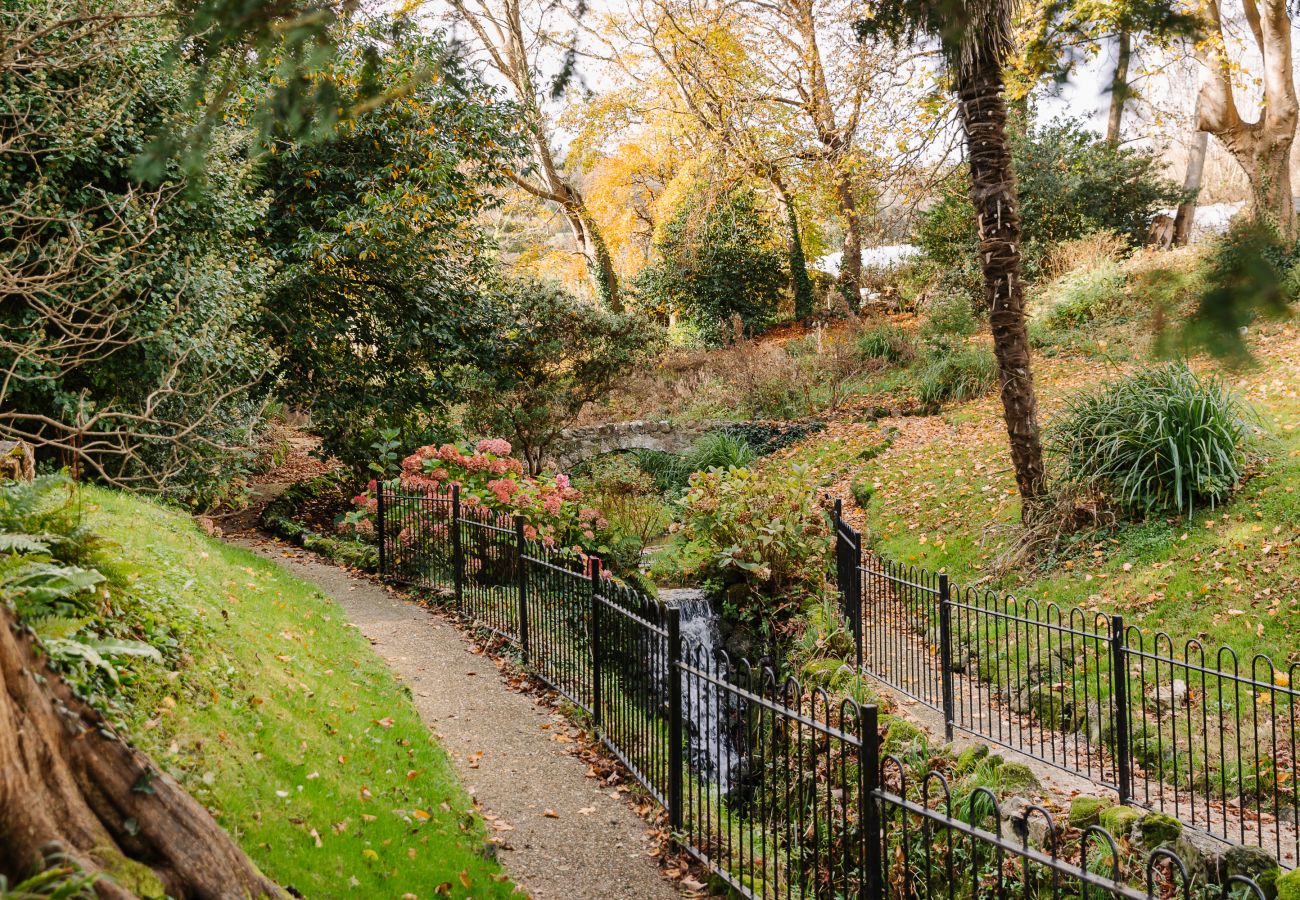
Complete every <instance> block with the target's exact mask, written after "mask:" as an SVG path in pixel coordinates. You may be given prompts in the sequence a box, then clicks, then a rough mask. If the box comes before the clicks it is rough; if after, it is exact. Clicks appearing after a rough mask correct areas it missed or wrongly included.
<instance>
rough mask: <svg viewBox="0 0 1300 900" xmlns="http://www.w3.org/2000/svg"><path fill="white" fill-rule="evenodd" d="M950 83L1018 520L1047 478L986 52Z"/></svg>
mask: <svg viewBox="0 0 1300 900" xmlns="http://www.w3.org/2000/svg"><path fill="white" fill-rule="evenodd" d="M956 80H957V98H958V101H959V107H960V111H961V118H962V124H963V126H964V128H965V132H966V150H967V155H968V157H969V160H970V175H971V202H972V204H973V205H974V207H975V215H976V219H977V223H978V225H979V240H980V267H981V268H982V269H983V272H984V284H985V300H986V305H987V307H988V309H989V324H990V326H991V328H992V331H993V352H994V355H995V356H996V357H997V361H998V383H999V385H1000V388H1001V393H1002V408H1003V412H1004V418H1005V419H1006V424H1007V436H1008V438H1009V439H1010V444H1011V462H1012V465H1013V467H1014V468H1015V474H1016V486H1017V487H1018V488H1019V490H1020V497H1021V501H1022V503H1021V518H1022V519H1028V518H1030V517H1031V516H1032V515H1033V513H1034V512H1035V508H1036V507H1037V506H1039V504H1040V501H1041V500H1042V499H1043V496H1044V494H1045V492H1046V487H1047V478H1046V474H1045V472H1044V469H1043V447H1042V440H1041V437H1040V435H1039V428H1038V402H1037V398H1036V397H1035V395H1034V380H1033V376H1032V375H1031V373H1030V371H1029V335H1028V333H1027V331H1026V328H1025V296H1024V286H1023V284H1022V283H1021V280H1020V214H1019V212H1018V203H1017V197H1016V185H1015V176H1014V174H1013V172H1012V169H1011V151H1010V148H1009V147H1008V146H1007V134H1006V123H1007V108H1006V101H1005V99H1004V97H1003V92H1002V91H1003V83H1002V68H1001V66H1000V65H999V64H998V61H997V59H996V57H995V56H994V55H993V54H991V53H989V52H988V51H982V52H980V51H977V55H976V57H975V58H974V59H972V60H971V61H970V62H969V63H968V64H966V65H963V66H961V67H960V71H959V72H958V74H957V76H956Z"/></svg>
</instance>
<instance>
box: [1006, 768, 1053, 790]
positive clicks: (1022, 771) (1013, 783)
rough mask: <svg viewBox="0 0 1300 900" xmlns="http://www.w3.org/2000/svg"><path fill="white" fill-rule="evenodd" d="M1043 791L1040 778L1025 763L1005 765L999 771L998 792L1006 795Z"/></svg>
mask: <svg viewBox="0 0 1300 900" xmlns="http://www.w3.org/2000/svg"><path fill="white" fill-rule="evenodd" d="M1042 789H1043V786H1042V785H1041V784H1039V782H1038V777H1037V776H1036V775H1034V773H1033V771H1032V770H1031V769H1030V768H1029V766H1027V765H1025V764H1024V763H1003V764H1002V766H1001V767H1000V768H999V769H998V790H1000V791H1002V792H1004V793H1013V792H1019V791H1041V790H1042Z"/></svg>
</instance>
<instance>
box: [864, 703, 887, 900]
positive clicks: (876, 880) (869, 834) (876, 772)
mask: <svg viewBox="0 0 1300 900" xmlns="http://www.w3.org/2000/svg"><path fill="white" fill-rule="evenodd" d="M861 739H862V760H861V765H862V787H861V789H860V791H859V793H860V794H861V796H860V797H859V798H858V806H859V809H858V816H859V818H860V819H861V821H862V832H863V840H865V841H866V843H867V845H866V848H865V851H866V852H865V853H864V855H863V866H864V867H865V868H866V870H867V885H866V886H867V900H883V897H884V896H885V887H884V885H885V878H884V875H885V873H884V853H883V848H882V841H881V835H882V833H881V828H880V805H879V803H878V802H877V798H876V793H877V792H878V791H879V790H880V719H879V715H878V712H877V710H876V706H875V704H872V705H870V706H864V707H863V708H862V734H861Z"/></svg>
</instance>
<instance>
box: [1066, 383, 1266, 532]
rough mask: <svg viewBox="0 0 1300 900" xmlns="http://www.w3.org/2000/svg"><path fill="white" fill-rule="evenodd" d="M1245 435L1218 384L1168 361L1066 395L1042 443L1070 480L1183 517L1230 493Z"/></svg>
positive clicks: (1129, 505)
mask: <svg viewBox="0 0 1300 900" xmlns="http://www.w3.org/2000/svg"><path fill="white" fill-rule="evenodd" d="M1248 434H1249V429H1248V423H1247V419H1246V412H1245V410H1244V409H1243V408H1242V406H1241V404H1240V403H1239V402H1238V401H1237V399H1236V398H1235V397H1234V396H1233V395H1232V394H1231V393H1230V392H1229V390H1228V388H1227V387H1226V386H1225V385H1224V384H1223V383H1222V382H1220V381H1219V380H1217V379H1215V378H1212V377H1201V376H1198V375H1197V374H1196V373H1195V372H1193V371H1192V370H1191V369H1190V368H1189V367H1188V366H1187V364H1186V363H1182V362H1178V363H1169V364H1166V365H1163V366H1159V367H1156V368H1151V369H1144V370H1141V371H1139V372H1137V373H1135V374H1133V375H1130V376H1128V377H1126V378H1123V379H1120V380H1119V381H1116V382H1113V383H1111V384H1109V385H1106V386H1105V387H1103V388H1101V389H1099V390H1097V391H1093V392H1091V393H1085V394H1082V395H1078V396H1075V397H1072V398H1071V399H1070V400H1069V401H1068V402H1067V406H1066V409H1065V412H1064V413H1063V414H1062V415H1061V417H1060V418H1059V419H1058V420H1057V421H1056V422H1055V423H1054V424H1053V426H1052V429H1051V432H1050V436H1051V444H1050V446H1051V448H1052V449H1053V450H1054V451H1055V453H1056V454H1057V455H1058V457H1059V459H1060V465H1061V476H1062V478H1063V480H1064V481H1066V482H1068V483H1070V484H1073V485H1081V486H1083V487H1086V488H1092V489H1096V490H1099V491H1101V492H1102V493H1103V494H1104V495H1105V497H1106V498H1107V499H1108V500H1109V501H1111V502H1113V503H1114V504H1116V505H1117V506H1120V507H1122V508H1125V509H1128V510H1130V511H1132V512H1134V513H1137V514H1147V513H1165V512H1177V513H1181V514H1183V515H1190V514H1191V513H1192V512H1194V511H1195V510H1196V509H1197V508H1198V507H1201V506H1207V505H1208V506H1214V505H1215V504H1218V503H1222V502H1224V501H1225V500H1227V498H1228V497H1229V496H1230V495H1231V494H1232V491H1233V490H1234V489H1235V488H1236V486H1237V483H1238V482H1239V481H1240V480H1241V478H1242V476H1243V475H1244V474H1245V471H1246V454H1245V450H1244V445H1245V442H1246V439H1247V437H1248Z"/></svg>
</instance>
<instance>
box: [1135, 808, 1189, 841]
mask: <svg viewBox="0 0 1300 900" xmlns="http://www.w3.org/2000/svg"><path fill="white" fill-rule="evenodd" d="M1137 830H1138V834H1139V835H1141V838H1142V846H1143V847H1145V848H1147V849H1148V850H1155V849H1156V848H1157V847H1164V846H1166V845H1169V844H1173V843H1174V841H1176V840H1178V837H1179V835H1181V834H1182V833H1183V823H1182V822H1179V821H1178V820H1177V819H1175V818H1174V817H1173V816H1167V815H1165V814H1164V813H1162V812H1149V813H1147V814H1146V815H1144V816H1143V817H1142V818H1141V819H1139V820H1138V823H1137Z"/></svg>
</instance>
